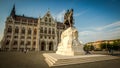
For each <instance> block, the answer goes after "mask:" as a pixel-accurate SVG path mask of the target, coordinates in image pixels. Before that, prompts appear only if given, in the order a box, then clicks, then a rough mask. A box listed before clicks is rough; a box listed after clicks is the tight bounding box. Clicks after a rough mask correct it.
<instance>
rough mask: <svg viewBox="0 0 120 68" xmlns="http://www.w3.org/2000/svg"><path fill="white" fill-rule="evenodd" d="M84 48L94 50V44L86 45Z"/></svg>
mask: <svg viewBox="0 0 120 68" xmlns="http://www.w3.org/2000/svg"><path fill="white" fill-rule="evenodd" d="M83 49H84V50H85V51H92V50H94V46H92V45H84V47H83Z"/></svg>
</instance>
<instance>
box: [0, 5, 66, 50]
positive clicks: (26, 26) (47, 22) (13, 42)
mask: <svg viewBox="0 0 120 68" xmlns="http://www.w3.org/2000/svg"><path fill="white" fill-rule="evenodd" d="M63 30H64V25H63V24H62V23H60V22H57V21H56V20H54V19H53V17H52V16H51V14H50V11H47V13H46V14H45V15H44V16H43V17H39V18H33V17H27V16H24V15H22V16H21V15H17V14H16V11H15V5H14V6H13V9H12V11H11V13H10V15H9V16H8V17H7V19H6V22H5V29H4V36H3V38H2V41H1V43H2V49H3V50H7V51H12V50H14V51H20V50H24V49H28V50H33V51H55V50H56V48H57V45H58V43H59V42H60V36H61V33H62V31H63Z"/></svg>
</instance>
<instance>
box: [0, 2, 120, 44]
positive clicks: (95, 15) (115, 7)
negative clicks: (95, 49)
mask: <svg viewBox="0 0 120 68" xmlns="http://www.w3.org/2000/svg"><path fill="white" fill-rule="evenodd" d="M13 4H15V5H16V13H17V14H18V15H23V14H24V15H25V16H30V17H36V18H37V17H39V16H41V17H42V16H44V14H45V13H46V12H47V11H48V8H49V10H50V12H51V14H52V16H53V17H54V18H57V20H58V21H61V22H62V21H63V15H64V13H65V11H66V10H67V9H70V8H73V9H74V19H75V25H74V26H76V28H77V29H78V31H79V40H81V41H82V42H83V43H86V42H91V41H97V40H107V39H118V38H120V0H0V29H1V30H0V40H1V39H2V37H3V32H4V28H5V20H6V18H7V17H8V16H9V14H10V11H11V9H12V7H13Z"/></svg>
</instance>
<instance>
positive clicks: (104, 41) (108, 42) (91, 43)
mask: <svg viewBox="0 0 120 68" xmlns="http://www.w3.org/2000/svg"><path fill="white" fill-rule="evenodd" d="M115 42H120V39H115V40H100V41H95V42H88V43H86V44H85V45H88V46H94V49H95V50H101V44H106V45H108V44H114V43H115ZM119 46H120V44H119Z"/></svg>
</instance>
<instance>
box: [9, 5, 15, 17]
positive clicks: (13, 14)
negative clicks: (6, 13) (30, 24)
mask: <svg viewBox="0 0 120 68" xmlns="http://www.w3.org/2000/svg"><path fill="white" fill-rule="evenodd" d="M10 16H12V17H14V16H15V4H14V5H13V8H12V10H11V13H10Z"/></svg>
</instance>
